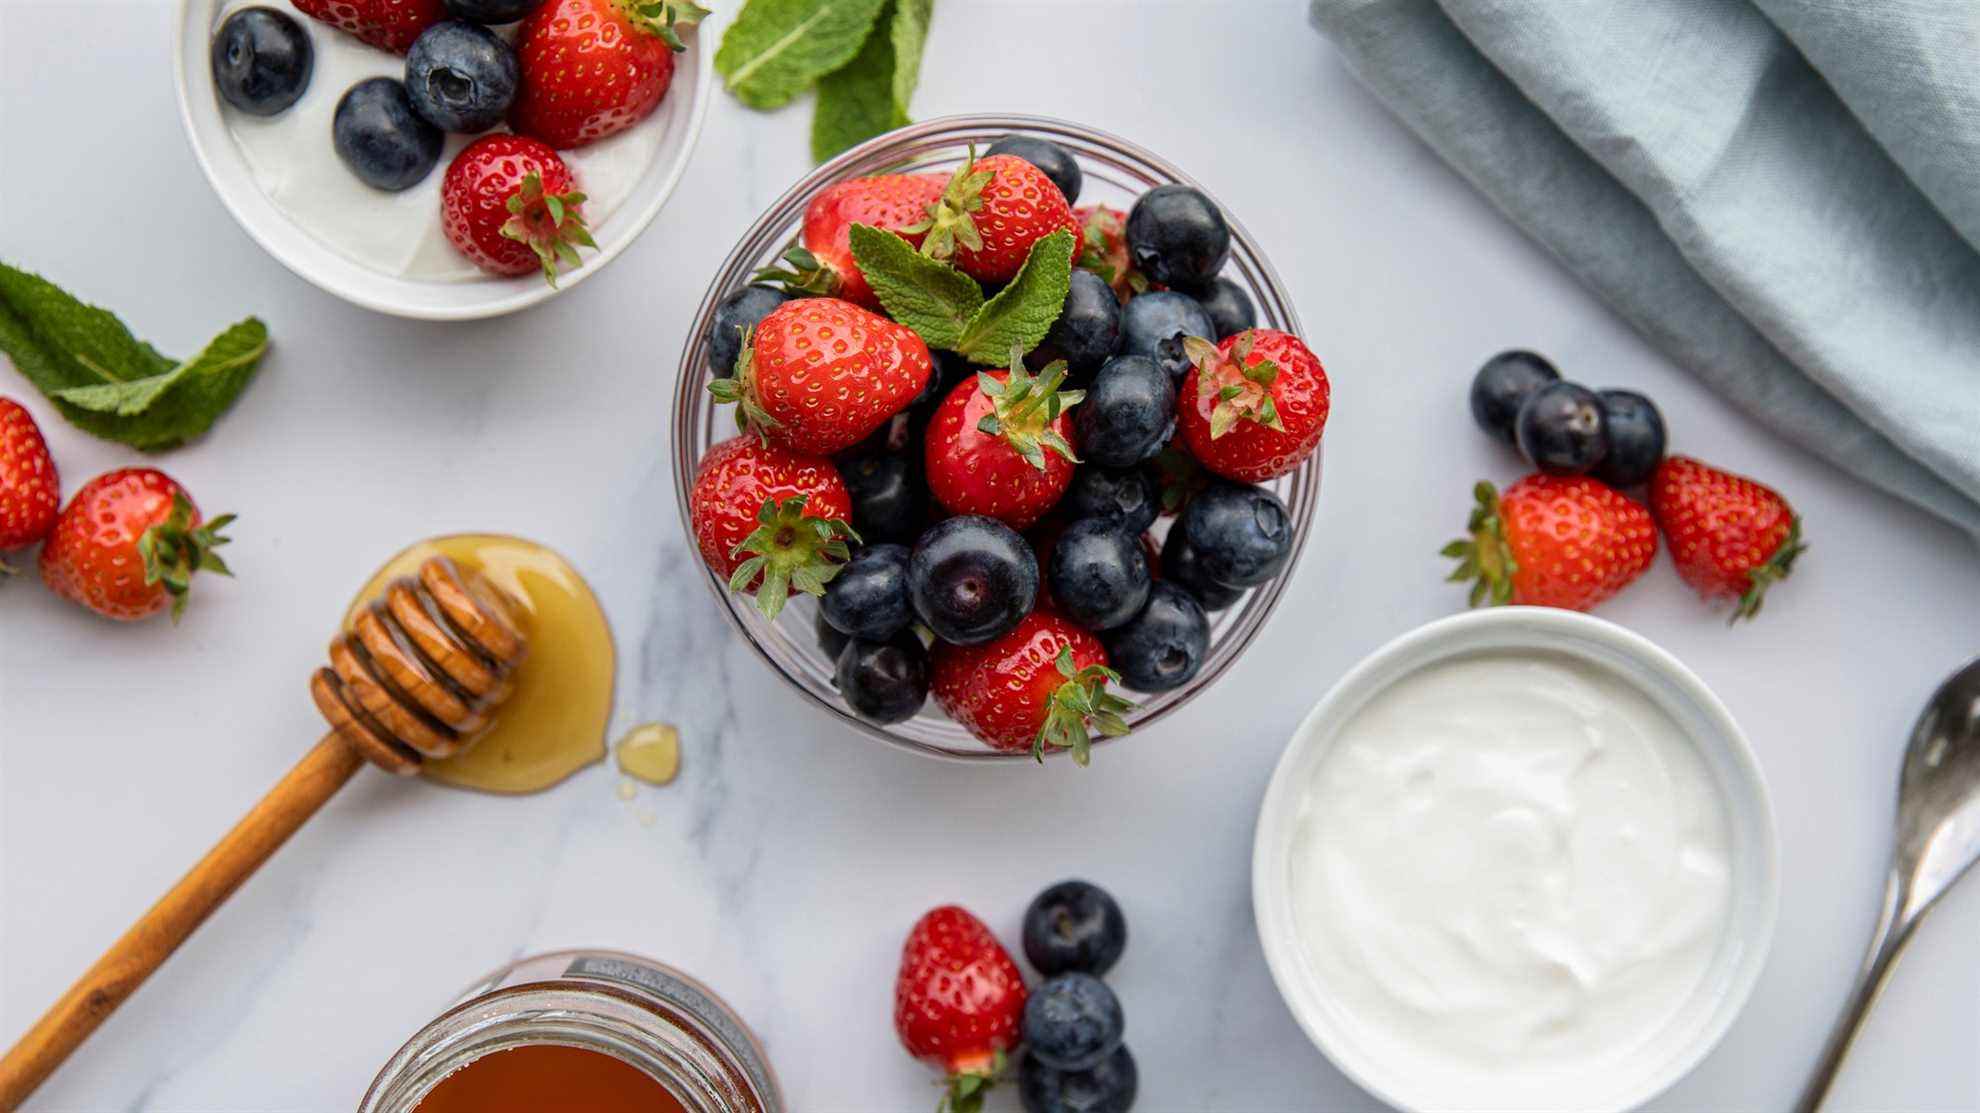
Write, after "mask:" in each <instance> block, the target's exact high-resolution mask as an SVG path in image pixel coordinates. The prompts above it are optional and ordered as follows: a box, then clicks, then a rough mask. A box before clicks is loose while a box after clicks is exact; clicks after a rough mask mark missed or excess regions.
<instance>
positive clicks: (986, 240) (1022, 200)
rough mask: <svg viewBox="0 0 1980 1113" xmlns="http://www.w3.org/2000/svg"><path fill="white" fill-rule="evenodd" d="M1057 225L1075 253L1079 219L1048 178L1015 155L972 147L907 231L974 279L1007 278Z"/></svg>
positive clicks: (935, 255) (1076, 254)
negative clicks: (1069, 236) (985, 154)
mask: <svg viewBox="0 0 1980 1113" xmlns="http://www.w3.org/2000/svg"><path fill="white" fill-rule="evenodd" d="M1061 229H1064V230H1065V231H1068V232H1071V233H1072V234H1073V253H1072V257H1073V258H1075V259H1077V258H1079V256H1080V251H1081V241H1080V234H1081V233H1080V227H1079V222H1078V221H1077V220H1075V219H1073V213H1072V206H1070V205H1068V204H1066V195H1065V194H1063V193H1061V192H1059V187H1058V186H1056V185H1054V184H1053V183H1052V179H1050V178H1048V177H1046V176H1045V172H1044V171H1043V170H1040V169H1038V168H1037V167H1036V166H1033V165H1032V164H1030V163H1028V162H1026V161H1024V160H1023V159H1021V158H1018V157H1016V156H1015V155H990V156H988V157H986V158H977V157H975V152H973V151H972V152H971V155H970V158H969V160H968V161H967V162H964V163H963V165H962V166H960V167H958V168H957V169H956V172H955V173H954V174H953V175H952V176H951V177H950V178H949V181H948V184H947V185H946V186H945V187H944V188H943V190H942V195H941V198H940V199H939V200H937V201H936V202H935V203H934V204H932V205H930V206H929V207H928V215H927V217H926V218H925V219H923V220H921V221H919V222H917V223H915V224H913V225H911V226H909V228H908V229H907V231H909V232H912V233H921V234H924V235H923V239H922V241H921V252H922V254H924V255H927V256H928V257H930V258H932V259H949V260H951V261H953V262H954V263H955V265H956V268H957V269H958V270H960V271H962V272H963V273H964V274H966V275H969V276H970V277H971V278H974V279H976V280H977V281H979V282H1009V281H1010V280H1011V279H1012V278H1014V277H1016V276H1017V272H1018V271H1019V269H1021V268H1022V267H1023V266H1024V261H1025V259H1026V257H1028V256H1029V255H1030V254H1031V245H1033V244H1035V243H1037V242H1038V241H1039V240H1042V239H1044V238H1045V237H1046V236H1049V235H1051V234H1052V233H1053V232H1057V231H1059V230H1061Z"/></svg>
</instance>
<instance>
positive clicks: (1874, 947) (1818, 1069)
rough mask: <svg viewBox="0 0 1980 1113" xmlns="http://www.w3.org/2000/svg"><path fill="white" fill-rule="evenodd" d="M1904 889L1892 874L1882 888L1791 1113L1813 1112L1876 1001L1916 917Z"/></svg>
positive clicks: (1820, 1105) (1908, 936) (1827, 1090)
mask: <svg viewBox="0 0 1980 1113" xmlns="http://www.w3.org/2000/svg"><path fill="white" fill-rule="evenodd" d="M1906 888H1907V886H1906V885H1905V884H1904V882H1903V880H1902V879H1901V878H1899V876H1898V875H1897V874H1896V873H1893V874H1892V875H1891V878H1890V881H1889V882H1888V883H1887V884H1886V885H1885V887H1884V910H1883V913H1882V914H1881V915H1879V916H1878V917H1877V930H1876V931H1875V932H1874V933H1873V934H1872V935H1871V937H1870V951H1869V953H1868V954H1867V955H1865V956H1864V959H1863V968H1862V970H1860V971H1859V972H1858V973H1857V975H1856V986H1855V987H1854V988H1853V989H1851V990H1850V992H1849V1004H1848V1005H1847V1006H1845V1007H1844V1009H1843V1014H1842V1016H1840V1017H1838V1018H1837V1019H1836V1026H1835V1028H1833V1029H1832V1030H1831V1031H1830V1032H1829V1039H1828V1042H1827V1043H1826V1044H1824V1045H1823V1047H1822V1058H1821V1060H1820V1061H1819V1062H1817V1063H1816V1065H1815V1072H1814V1073H1813V1074H1812V1075H1810V1076H1809V1079H1808V1085H1807V1086H1806V1087H1805V1088H1804V1089H1803V1090H1802V1091H1801V1098H1800V1100H1798V1101H1796V1102H1795V1104H1794V1109H1795V1113H1816V1111H1817V1110H1819V1109H1820V1108H1821V1107H1822V1102H1823V1100H1824V1099H1825V1098H1827V1097H1828V1096H1829V1088H1830V1087H1831V1086H1834V1085H1835V1081H1836V1075H1837V1074H1838V1073H1840V1072H1841V1070H1842V1064H1843V1058H1844V1057H1845V1056H1846V1055H1848V1054H1849V1047H1850V1044H1852V1043H1854V1042H1855V1041H1856V1033H1857V1030H1858V1029H1860V1028H1862V1027H1863V1018H1864V1017H1866V1016H1868V1015H1869V1014H1870V1006H1872V1005H1874V1004H1876V1003H1877V995H1878V994H1879V993H1881V992H1882V991H1883V989H1884V983H1885V982H1886V981H1888V980H1889V979H1890V976H1891V967H1892V965H1893V964H1895V963H1896V962H1897V957H1898V952H1900V951H1902V950H1903V949H1904V944H1905V941H1906V940H1907V939H1909V938H1911V927H1912V925H1913V924H1915V923H1917V917H1916V916H1915V915H1910V914H1907V911H1908V910H1907V909H1905V907H1904V905H1905V891H1906Z"/></svg>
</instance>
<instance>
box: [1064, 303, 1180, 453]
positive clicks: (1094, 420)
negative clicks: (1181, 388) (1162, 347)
mask: <svg viewBox="0 0 1980 1113" xmlns="http://www.w3.org/2000/svg"><path fill="white" fill-rule="evenodd" d="M1081 273H1085V272H1081ZM1073 424H1074V426H1076V427H1077V428H1078V430H1079V455H1080V459H1082V460H1085V461H1088V462H1090V463H1094V464H1099V465H1100V466H1101V467H1107V468H1129V467H1133V466H1134V465H1136V464H1139V463H1141V462H1142V461H1144V460H1152V459H1154V458H1155V454H1156V453H1158V452H1161V451H1162V447H1163V446H1164V445H1166V444H1168V443H1169V437H1170V435H1171V434H1173V433H1174V432H1175V431H1176V380H1175V379H1174V378H1172V377H1171V376H1170V375H1169V373H1168V372H1166V371H1164V370H1162V369H1161V368H1160V367H1157V366H1155V361H1154V360H1152V359H1149V358H1148V357H1147V356H1115V357H1114V358H1113V359H1110V360H1108V361H1107V363H1106V365H1105V366H1103V367H1101V368H1100V373H1099V374H1097V375H1095V376H1093V383H1092V385H1090V386H1088V387H1087V388H1086V400H1085V401H1083V402H1081V403H1080V404H1079V405H1078V406H1076V407H1074V409H1073Z"/></svg>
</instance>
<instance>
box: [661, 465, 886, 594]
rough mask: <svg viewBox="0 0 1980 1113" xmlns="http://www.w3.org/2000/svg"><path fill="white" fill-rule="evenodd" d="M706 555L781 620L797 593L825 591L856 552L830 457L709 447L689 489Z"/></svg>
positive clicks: (733, 585) (847, 505) (842, 488)
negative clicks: (850, 541)
mask: <svg viewBox="0 0 1980 1113" xmlns="http://www.w3.org/2000/svg"><path fill="white" fill-rule="evenodd" d="M688 517H689V519H690V520H691V521H692V522H693V524H694V540H695V544H696V545H697V546H698V547H699V548H700V550H701V559H702V560H704V561H706V562H707V563H708V567H709V568H711V569H713V570H714V571H715V574H716V575H718V576H722V577H725V578H727V579H728V581H729V590H730V591H736V592H743V593H746V594H754V595H755V596H756V606H757V609H758V610H760V611H762V612H763V614H764V617H766V618H772V619H774V618H776V617H777V614H778V612H780V611H782V610H783V608H784V603H785V601H786V600H788V599H789V598H790V594H791V592H792V591H793V590H796V591H801V592H803V593H805V594H807V595H823V594H825V585H826V584H828V583H830V582H831V581H832V578H833V577H834V576H837V575H838V574H839V567H840V565H842V564H844V563H845V561H846V560H847V558H848V557H849V556H850V555H851V554H850V551H849V548H848V546H847V544H846V540H847V539H848V538H852V539H853V540H858V537H857V535H856V534H854V533H853V529H852V527H851V526H850V525H848V524H847V523H848V522H849V521H850V520H851V518H852V498H851V496H850V495H848V494H847V492H846V485H845V482H844V481H843V480H841V479H840V478H839V472H838V469H837V468H834V467H833V466H832V462H831V461H830V460H826V459H823V458H821V457H817V456H808V455H805V454H803V453H799V452H793V451H791V450H790V449H787V448H783V447H781V446H779V445H774V444H766V443H764V442H763V441H761V440H759V439H757V438H756V437H753V436H748V435H744V436H740V437H732V438H730V439H729V440H726V441H723V442H722V443H721V444H718V445H716V446H715V447H714V448H711V449H709V450H708V454H707V455H706V456H703V457H702V458H701V465H700V466H699V467H698V468H697V469H696V470H695V475H694V487H693V489H692V490H691V491H690V492H689V494H688Z"/></svg>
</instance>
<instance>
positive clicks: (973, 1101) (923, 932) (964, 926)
mask: <svg viewBox="0 0 1980 1113" xmlns="http://www.w3.org/2000/svg"><path fill="white" fill-rule="evenodd" d="M1027 996H1028V994H1027V993H1026V991H1025V987H1024V975H1023V974H1021V973H1019V972H1018V968H1017V963H1015V962H1012V961H1011V956H1010V952H1008V951H1006V950H1004V946H1003V944H1001V943H999V942H997V937H996V936H995V935H992V934H991V933H990V929H989V928H987V927H985V926H984V924H983V921H982V920H979V919H977V918H976V917H975V916H973V915H971V914H970V912H969V911H968V910H967V909H965V908H961V907H959V906H957V905H953V904H950V905H943V906H942V907H940V908H936V909H932V910H931V911H929V912H928V913H927V914H926V915H924V916H922V917H921V919H919V920H917V921H916V922H915V925H914V928H913V929H912V930H910V931H909V932H908V937H907V942H906V943H904V944H902V946H901V965H900V970H899V972H898V973H897V974H896V975H895V977H894V1033H895V1034H896V1035H898V1036H899V1037H900V1040H901V1046H903V1047H905V1048H907V1051H908V1054H910V1055H912V1056H914V1057H915V1058H917V1059H920V1060H922V1061H923V1062H925V1063H928V1064H929V1065H931V1066H934V1067H936V1068H938V1069H940V1070H941V1071H942V1073H943V1074H944V1075H946V1076H947V1085H946V1087H945V1089H944V1092H943V1096H942V1101H941V1104H940V1105H939V1106H938V1109H939V1110H940V1111H941V1113H976V1111H978V1110H980V1109H981V1108H982V1107H983V1095H984V1092H985V1091H987V1090H988V1089H989V1088H990V1086H991V1084H992V1083H994V1082H995V1081H996V1080H997V1077H998V1075H999V1074H1000V1073H1001V1072H1002V1070H1003V1068H1004V1053H1005V1052H1007V1051H1010V1050H1011V1049H1012V1048H1014V1047H1016V1046H1017V1043H1018V1039H1019V1027H1020V1024H1021V1022H1022V1020H1023V1018H1024V1003H1025V1000H1026V998H1027Z"/></svg>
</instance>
